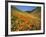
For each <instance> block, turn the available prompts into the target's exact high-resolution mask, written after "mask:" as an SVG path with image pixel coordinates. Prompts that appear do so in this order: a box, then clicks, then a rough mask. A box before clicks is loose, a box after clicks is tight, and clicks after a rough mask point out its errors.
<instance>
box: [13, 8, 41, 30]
mask: <svg viewBox="0 0 46 37" xmlns="http://www.w3.org/2000/svg"><path fill="white" fill-rule="evenodd" d="M16 14H18V16H19V15H22V16H24V17H25V19H26V20H27V21H30V23H31V24H32V25H33V29H34V30H35V29H40V11H39V9H37V10H35V11H33V12H32V13H30V14H28V13H27V12H22V11H19V10H17V9H13V10H12V15H13V16H16Z"/></svg>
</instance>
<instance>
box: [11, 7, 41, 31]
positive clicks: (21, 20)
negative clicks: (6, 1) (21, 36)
mask: <svg viewBox="0 0 46 37" xmlns="http://www.w3.org/2000/svg"><path fill="white" fill-rule="evenodd" d="M40 15H41V8H36V10H34V11H32V12H31V13H27V12H24V11H21V10H18V9H16V8H15V7H11V23H12V24H11V31H25V30H26V31H27V30H40V28H41V17H40Z"/></svg>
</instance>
